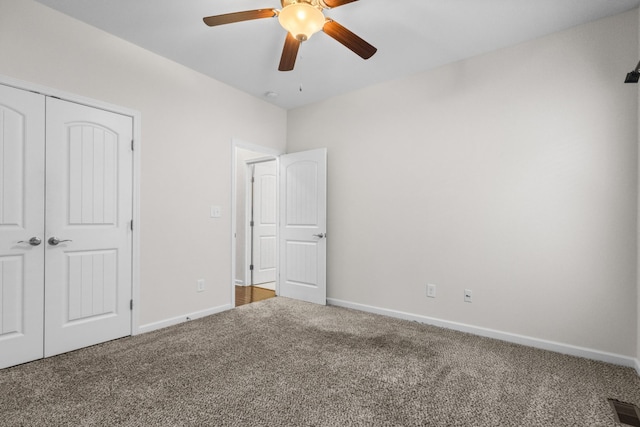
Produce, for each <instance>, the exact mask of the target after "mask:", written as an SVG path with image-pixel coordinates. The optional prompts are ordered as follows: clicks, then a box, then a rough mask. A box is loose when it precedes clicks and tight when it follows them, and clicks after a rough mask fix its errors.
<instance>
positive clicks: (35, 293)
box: [0, 85, 45, 368]
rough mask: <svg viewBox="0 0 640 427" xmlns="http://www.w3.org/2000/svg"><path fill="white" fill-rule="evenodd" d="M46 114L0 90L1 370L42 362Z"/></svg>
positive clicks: (38, 102) (29, 99)
mask: <svg viewBox="0 0 640 427" xmlns="http://www.w3.org/2000/svg"><path fill="white" fill-rule="evenodd" d="M44 113H45V99H44V97H43V96H42V95H38V94H35V93H32V92H27V91H23V90H18V89H14V88H11V87H8V86H3V85H0V368H4V367H7V366H12V365H16V364H19V363H24V362H28V361H31V360H34V359H39V358H41V357H43V345H42V340H43V310H44V308H43V301H44V299H43V296H44V245H43V244H42V240H43V239H44V144H45V136H44V117H45V115H44Z"/></svg>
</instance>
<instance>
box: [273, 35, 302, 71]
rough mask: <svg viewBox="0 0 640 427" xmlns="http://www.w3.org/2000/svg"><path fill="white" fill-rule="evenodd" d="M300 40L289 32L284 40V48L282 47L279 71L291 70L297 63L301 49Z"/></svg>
mask: <svg viewBox="0 0 640 427" xmlns="http://www.w3.org/2000/svg"><path fill="white" fill-rule="evenodd" d="M300 43H301V42H300V40H298V39H297V38H295V37H293V36H292V35H291V33H287V38H286V39H285V40H284V49H282V56H281V57H280V66H279V67H278V71H291V70H293V67H294V65H296V58H297V57H298V49H300Z"/></svg>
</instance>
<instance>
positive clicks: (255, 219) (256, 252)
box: [232, 143, 278, 307]
mask: <svg viewBox="0 0 640 427" xmlns="http://www.w3.org/2000/svg"><path fill="white" fill-rule="evenodd" d="M233 152H234V169H235V170H234V178H235V186H234V187H235V188H234V202H233V207H234V211H235V212H234V216H233V218H234V219H235V221H234V222H235V225H234V239H233V241H234V249H233V254H234V255H235V256H234V260H235V262H234V268H233V286H232V287H233V289H232V304H233V306H235V307H238V306H240V305H244V304H248V303H252V302H256V301H261V300H264V299H267V298H271V297H274V296H276V295H277V279H276V278H277V265H278V257H277V236H276V232H277V230H276V229H277V225H276V224H277V218H278V196H277V189H278V185H277V158H278V156H277V154H275V153H273V152H271V151H269V150H268V149H264V148H262V147H258V146H252V145H249V144H242V143H234V147H233Z"/></svg>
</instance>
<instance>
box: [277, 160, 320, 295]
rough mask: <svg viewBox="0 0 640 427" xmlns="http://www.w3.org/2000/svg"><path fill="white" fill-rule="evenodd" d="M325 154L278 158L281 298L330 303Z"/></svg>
mask: <svg viewBox="0 0 640 427" xmlns="http://www.w3.org/2000/svg"><path fill="white" fill-rule="evenodd" d="M326 233H327V150H326V148H322V149H317V150H311V151H304V152H300V153H293V154H286V155H283V156H280V270H279V281H280V295H281V296H284V297H289V298H295V299H300V300H304V301H309V302H313V303H316V304H323V305H324V304H326V302H327V284H326V277H327V274H326V264H327V261H326V258H327V243H326Z"/></svg>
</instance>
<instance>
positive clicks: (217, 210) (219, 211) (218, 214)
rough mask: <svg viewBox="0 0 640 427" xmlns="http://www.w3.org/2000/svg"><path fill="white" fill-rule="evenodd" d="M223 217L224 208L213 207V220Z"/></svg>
mask: <svg viewBox="0 0 640 427" xmlns="http://www.w3.org/2000/svg"><path fill="white" fill-rule="evenodd" d="M221 216H222V208H221V207H220V206H211V218H220V217H221Z"/></svg>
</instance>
